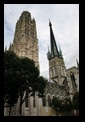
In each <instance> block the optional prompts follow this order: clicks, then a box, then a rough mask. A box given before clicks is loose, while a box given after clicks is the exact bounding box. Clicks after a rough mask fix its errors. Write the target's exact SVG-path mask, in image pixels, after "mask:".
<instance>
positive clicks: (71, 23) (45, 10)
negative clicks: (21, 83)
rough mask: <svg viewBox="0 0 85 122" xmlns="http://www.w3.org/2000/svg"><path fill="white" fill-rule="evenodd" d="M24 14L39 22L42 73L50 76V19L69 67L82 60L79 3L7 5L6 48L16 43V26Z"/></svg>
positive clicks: (37, 24)
mask: <svg viewBox="0 0 85 122" xmlns="http://www.w3.org/2000/svg"><path fill="white" fill-rule="evenodd" d="M23 11H29V12H30V13H31V16H32V18H33V17H34V18H35V20H36V27H37V36H38V40H39V62H40V72H41V74H43V75H44V76H45V77H48V74H49V72H48V68H49V66H48V60H47V55H46V53H47V50H48V49H47V45H48V44H49V45H50V31H49V19H50V20H51V22H52V28H53V32H54V35H55V39H56V42H57V43H59V44H60V46H61V49H62V52H63V57H64V61H65V65H66V67H67V68H68V67H71V66H73V65H76V58H77V59H78V60H79V5H78V4H4V47H5V46H6V45H7V46H8V47H9V44H10V42H13V38H14V32H15V25H16V22H17V20H18V19H19V17H20V15H21V13H22V12H23Z"/></svg>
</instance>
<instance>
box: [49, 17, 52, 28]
mask: <svg viewBox="0 0 85 122" xmlns="http://www.w3.org/2000/svg"><path fill="white" fill-rule="evenodd" d="M49 26H50V27H51V26H52V24H51V21H50V19H49Z"/></svg>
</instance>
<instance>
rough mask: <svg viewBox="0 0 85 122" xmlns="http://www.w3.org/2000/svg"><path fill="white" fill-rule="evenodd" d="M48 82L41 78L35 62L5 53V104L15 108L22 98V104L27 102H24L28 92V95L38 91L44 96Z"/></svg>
mask: <svg viewBox="0 0 85 122" xmlns="http://www.w3.org/2000/svg"><path fill="white" fill-rule="evenodd" d="M46 81H47V80H46V79H45V78H44V77H41V76H39V70H38V68H37V67H35V63H34V61H33V60H30V59H28V58H19V57H18V56H17V55H16V54H15V53H14V52H12V51H5V52H4V103H7V104H9V105H12V106H13V105H14V104H15V103H16V102H17V99H18V97H19V96H21V104H22V103H23V102H24V101H25V100H26V99H23V100H22V98H23V96H24V93H25V92H26V91H27V92H28V95H29V94H30V93H31V92H33V93H34V92H35V91H38V93H39V95H41V96H42V95H43V93H44V89H45V86H46ZM30 88H31V89H30ZM25 97H26V96H25ZM22 101H23V102H22Z"/></svg>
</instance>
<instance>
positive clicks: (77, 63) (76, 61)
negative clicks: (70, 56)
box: [76, 59, 79, 68]
mask: <svg viewBox="0 0 85 122" xmlns="http://www.w3.org/2000/svg"><path fill="white" fill-rule="evenodd" d="M76 62H77V67H78V68H79V63H78V60H77V59H76Z"/></svg>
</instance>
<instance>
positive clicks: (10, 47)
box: [9, 42, 12, 51]
mask: <svg viewBox="0 0 85 122" xmlns="http://www.w3.org/2000/svg"><path fill="white" fill-rule="evenodd" d="M11 49H12V44H11V42H10V46H9V51H11Z"/></svg>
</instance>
